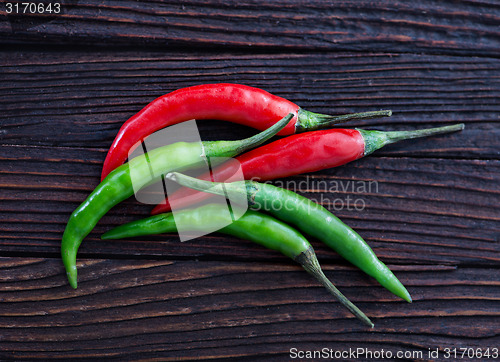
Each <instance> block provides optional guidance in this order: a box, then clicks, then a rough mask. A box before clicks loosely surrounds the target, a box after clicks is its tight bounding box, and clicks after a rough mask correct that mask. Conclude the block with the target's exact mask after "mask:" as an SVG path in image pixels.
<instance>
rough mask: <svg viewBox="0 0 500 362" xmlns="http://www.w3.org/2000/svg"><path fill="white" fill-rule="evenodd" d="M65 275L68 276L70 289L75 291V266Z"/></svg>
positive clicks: (76, 284) (76, 282) (76, 285)
mask: <svg viewBox="0 0 500 362" xmlns="http://www.w3.org/2000/svg"><path fill="white" fill-rule="evenodd" d="M66 275H67V276H68V282H69V285H70V286H71V288H73V289H76V288H77V287H78V281H77V276H76V275H77V274H76V266H74V267H72V268H70V269H69V270H68V271H67V272H66Z"/></svg>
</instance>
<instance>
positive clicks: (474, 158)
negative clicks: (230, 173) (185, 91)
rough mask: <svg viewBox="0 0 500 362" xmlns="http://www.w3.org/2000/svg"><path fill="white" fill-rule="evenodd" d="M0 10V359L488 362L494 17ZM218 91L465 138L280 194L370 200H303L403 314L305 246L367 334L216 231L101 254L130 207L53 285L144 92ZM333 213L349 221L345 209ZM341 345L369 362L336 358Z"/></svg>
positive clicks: (294, 6)
mask: <svg viewBox="0 0 500 362" xmlns="http://www.w3.org/2000/svg"><path fill="white" fill-rule="evenodd" d="M4 3H5V2H3V3H2V4H0V5H1V7H2V8H1V13H0V36H1V43H0V44H1V47H2V50H1V52H0V95H1V97H0V110H1V112H0V140H1V144H0V187H1V189H0V220H1V224H0V225H1V226H0V255H1V258H0V359H1V360H9V359H20V360H28V359H44V360H48V359H69V358H81V359H102V358H116V359H120V360H170V359H203V358H210V359H229V358H237V359H238V360H254V359H259V360H288V359H290V358H291V357H294V356H296V355H297V354H298V353H299V352H300V353H302V354H303V356H304V357H307V355H306V354H305V353H307V351H309V352H310V353H316V354H317V353H319V352H325V353H326V352H328V353H332V355H331V356H333V357H334V358H336V357H339V358H337V359H338V360H358V361H359V360H371V359H375V357H376V356H377V353H378V356H385V357H390V356H391V355H392V357H393V358H395V357H400V356H401V355H400V354H401V353H402V354H403V355H402V357H404V358H403V359H406V360H446V361H450V360H480V359H483V360H493V358H492V357H494V353H495V350H494V349H495V348H496V349H497V350H496V351H498V348H499V347H500V343H499V341H500V338H499V335H500V278H499V276H500V273H499V266H500V265H499V260H500V254H499V233H500V214H499V204H500V187H499V180H500V155H499V146H500V127H499V114H500V113H499V112H500V59H499V58H500V3H499V2H498V1H494V0H483V1H473V0H470V1H451V0H447V1H425V0H424V1H413V2H406V1H378V2H375V1H339V2H329V1H328V2H327V1H320V0H314V1H282V0H278V1H267V2H266V1H250V0H248V1H247V0H231V1H228V0H215V1H214V0H192V1H143V2H137V1H119V2H118V1H92V0H89V1H62V2H61V3H62V11H61V13H60V14H56V15H55V14H46V15H43V16H42V15H28V14H24V15H18V16H14V15H13V14H7V12H6V7H5V4H4ZM213 82H235V83H243V84H248V85H251V86H256V87H260V88H264V89H266V90H268V91H270V92H272V93H274V94H277V95H280V96H282V97H285V98H287V99H290V100H292V101H294V102H296V103H297V104H299V105H301V106H303V107H304V108H306V109H308V110H312V111H316V112H321V113H330V114H342V113H349V112H359V111H366V110H377V109H392V110H393V112H394V114H393V116H392V117H390V118H385V119H376V120H369V121H364V122H351V123H350V124H349V127H355V126H356V127H357V126H363V127H366V128H377V129H381V130H400V129H415V128H424V127H431V126H439V125H447V124H452V123H458V122H464V123H465V124H466V128H465V130H464V131H462V132H459V133H454V134H450V135H445V136H438V137H432V138H428V139H421V140H414V141H409V142H403V143H400V144H397V145H393V146H390V147H387V148H385V149H383V150H381V151H378V152H376V153H375V154H373V155H372V156H370V157H368V158H365V159H362V160H359V161H357V162H353V163H351V164H348V165H346V166H343V167H340V168H336V169H327V170H323V171H320V172H316V173H314V174H313V175H309V176H306V175H300V176H296V177H292V178H289V179H288V180H293V181H296V182H300V181H303V180H307V177H309V178H310V177H311V176H314V177H316V178H317V179H319V180H324V181H326V183H327V185H329V186H331V187H336V185H337V186H338V185H349V183H356V182H358V183H363V182H364V183H367V182H372V181H373V182H376V185H377V187H376V189H372V190H368V191H364V190H356V189H355V190H353V189H350V188H348V189H346V190H342V189H341V188H340V189H339V190H338V191H337V192H325V191H326V190H324V189H316V188H310V189H308V190H304V192H303V194H304V195H306V196H308V197H311V198H316V199H319V198H321V199H322V201H323V203H324V204H325V206H327V207H329V208H330V209H331V210H332V211H334V212H335V213H336V215H338V216H339V217H340V218H341V219H342V220H344V221H345V222H346V223H347V224H348V225H350V226H351V227H353V228H354V229H355V230H357V231H358V232H359V233H360V234H361V235H362V236H363V237H364V238H365V239H366V241H367V242H368V243H369V244H370V245H371V246H372V247H373V249H374V251H375V252H376V253H377V255H378V256H379V257H380V259H381V260H383V261H384V262H385V263H386V264H387V265H389V267H390V268H391V269H392V270H393V271H394V272H395V274H396V275H397V276H398V277H399V279H400V280H401V281H402V282H403V283H404V284H405V285H406V286H407V287H408V290H409V291H410V293H411V294H412V296H413V300H414V302H413V303H412V304H408V303H406V302H403V301H401V300H399V299H397V298H396V297H394V296H392V295H391V294H390V293H389V292H388V291H386V290H385V289H383V288H382V287H381V286H379V285H378V284H377V283H376V282H375V281H374V280H373V279H371V278H369V277H368V276H366V275H365V274H363V273H362V272H360V271H359V270H358V269H356V268H354V267H352V266H351V265H350V264H348V263H347V262H345V261H344V260H343V259H341V258H339V257H338V256H337V255H336V254H335V253H334V252H332V251H331V250H329V249H327V248H325V247H323V246H322V245H321V244H320V243H319V242H318V241H316V240H312V243H313V245H314V247H315V248H316V251H317V254H318V256H319V258H320V261H321V263H322V265H323V267H324V270H325V272H326V274H327V275H328V277H329V278H330V279H331V280H332V281H333V282H334V283H335V284H336V285H337V286H338V287H339V288H340V289H341V290H342V291H343V292H344V293H345V295H346V296H347V297H348V298H350V299H351V300H352V301H353V302H354V303H355V304H357V305H358V306H359V307H360V308H361V309H362V310H363V311H364V312H365V313H366V314H367V315H368V316H370V317H371V318H372V319H373V321H374V322H375V328H374V329H373V330H370V329H368V328H366V327H364V326H363V325H362V324H361V323H359V322H358V321H357V320H355V319H354V318H353V316H352V315H350V314H349V312H347V311H346V310H345V309H343V308H342V307H341V306H340V305H339V303H338V302H336V301H335V300H334V299H333V297H331V296H330V295H329V294H328V293H327V292H326V290H324V289H323V288H322V287H321V286H320V285H319V284H318V283H317V282H315V281H314V280H313V279H312V278H310V277H309V276H308V275H307V274H306V273H305V272H304V271H303V270H301V268H300V267H299V266H298V265H296V264H294V263H293V262H291V261H290V260H288V259H287V258H285V257H283V256H281V255H279V254H278V253H276V252H273V251H269V250H267V249H265V248H263V247H260V246H258V245H255V244H252V243H250V242H247V241H242V240H238V239H235V238H232V237H227V236H223V235H222V234H212V235H209V236H206V237H202V238H199V239H196V240H192V241H189V242H186V243H180V242H179V241H178V238H177V237H176V236H175V235H161V236H154V237H142V238H134V239H130V240H115V241H101V240H100V235H101V234H102V233H103V232H104V231H106V230H108V229H110V228H111V227H113V226H116V225H119V224H122V223H124V222H127V221H131V220H135V219H139V218H142V217H145V216H147V215H148V214H149V211H150V209H151V206H149V205H143V204H140V203H139V202H137V201H135V200H133V199H130V200H128V201H126V202H124V203H122V204H120V205H118V206H117V207H116V208H114V209H113V210H112V211H111V212H110V213H109V214H108V215H107V216H106V217H104V218H103V219H102V221H101V222H100V223H99V224H98V226H97V227H96V228H95V230H94V231H93V232H92V233H91V234H90V235H89V236H88V237H87V238H86V239H85V241H84V243H83V244H82V246H81V248H80V252H79V261H78V267H79V282H80V284H79V288H78V289H77V290H72V289H71V288H70V287H69V286H68V284H67V282H66V278H65V274H64V269H63V266H62V263H61V261H60V257H59V252H60V251H59V250H60V240H61V235H62V232H63V230H64V227H65V224H66V222H67V220H68V217H69V215H70V213H71V212H72V211H73V210H74V209H75V207H76V206H77V205H79V204H80V203H81V202H82V201H83V200H84V199H85V197H86V196H87V195H88V194H89V192H90V191H91V190H92V189H93V188H94V187H95V186H96V185H97V184H98V183H99V175H100V171H101V167H102V163H103V160H104V157H105V155H106V152H107V149H108V147H109V146H110V144H111V142H112V140H113V138H114V136H115V135H116V132H117V130H118V129H119V127H120V126H121V124H122V123H123V122H124V121H125V120H127V119H128V118H129V117H130V116H132V115H133V114H135V113H136V112H138V111H139V110H140V109H142V108H143V107H144V106H145V105H146V104H147V103H149V102H150V101H152V100H153V99H154V98H156V97H158V96H160V95H163V94H165V93H168V92H170V91H173V90H175V89H178V88H182V87H186V86H190V85H194V84H200V83H213ZM199 126H200V130H201V135H202V137H203V139H207V140H208V139H238V138H241V137H244V136H248V135H251V134H253V133H254V130H252V129H250V128H246V127H243V126H234V125H229V124H228V123H224V122H220V121H219V122H218V121H216V120H214V121H208V122H200V123H199ZM281 181H286V180H281ZM348 198H349V199H351V200H362V201H363V205H364V207H363V209H362V210H360V211H358V210H352V208H351V210H348V208H347V207H342V203H345V202H346V200H348ZM358 348H359V349H361V351H364V354H363V353H360V354H357V355H353V354H349V351H352V350H357V349H358ZM488 348H489V350H488ZM357 351H358V352H359V351H360V350H357ZM382 351H384V352H382ZM464 351H465V355H464V356H463V358H462V353H463V352H464ZM488 351H489V356H490V358H489V359H488V358H485V357H486V354H487V353H488ZM295 352H296V354H294V353H295ZM430 352H432V354H430ZM446 352H449V353H451V355H448V357H449V358H446V357H447V355H446ZM366 353H374V354H375V355H372V358H370V356H369V355H367V354H366ZM381 353H386V354H385V355H381ZM387 353H391V355H389V354H387ZM398 353H399V354H398ZM436 353H437V354H438V356H437V357H438V358H435V357H436ZM454 353H457V355H454ZM480 353H482V354H483V357H482V358H480V357H481V356H480ZM301 356H302V355H301ZM316 357H317V356H316ZM296 359H298V358H296ZM315 359H316V360H318V359H319V358H315ZM303 360H304V359H303ZM306 360H313V359H306ZM379 360H380V359H379Z"/></svg>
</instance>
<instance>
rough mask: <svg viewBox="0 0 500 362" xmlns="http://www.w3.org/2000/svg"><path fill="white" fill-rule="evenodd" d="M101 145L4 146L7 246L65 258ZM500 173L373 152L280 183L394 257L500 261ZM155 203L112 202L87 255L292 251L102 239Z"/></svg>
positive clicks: (496, 168) (215, 240)
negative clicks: (63, 248) (70, 226)
mask: <svg viewBox="0 0 500 362" xmlns="http://www.w3.org/2000/svg"><path fill="white" fill-rule="evenodd" d="M401 147H404V146H401ZM101 153H102V152H97V151H95V150H94V149H86V148H82V149H71V148H60V147H57V148H52V147H47V146H44V147H29V146H15V147H12V146H3V147H0V166H1V169H2V170H3V171H2V172H1V173H0V175H1V177H0V190H1V191H0V199H1V200H2V203H1V204H0V221H1V224H0V225H1V226H0V250H1V251H2V252H4V253H15V254H16V255H23V254H24V253H27V254H28V255H44V254H45V255H52V256H57V255H58V254H59V245H60V238H61V235H62V232H63V230H64V227H65V224H66V222H67V219H68V217H69V215H70V214H71V212H72V211H73V210H74V209H75V208H76V207H77V206H78V205H79V204H80V203H81V202H82V201H83V200H84V199H85V198H86V197H87V195H88V194H89V193H90V192H91V191H92V189H93V188H94V187H95V186H96V185H97V184H98V182H99V175H100V169H101V165H100V163H99V162H97V160H98V159H99V158H100V157H101ZM499 175H500V161H497V160H460V159H433V158H408V157H406V158H403V157H367V158H365V159H362V160H359V161H356V162H353V163H351V164H348V165H346V166H343V167H339V168H336V169H327V170H323V171H320V172H316V173H313V174H309V175H300V176H296V177H290V178H286V179H281V180H276V181H275V184H276V185H277V186H280V187H286V188H289V189H293V190H295V191H297V192H299V193H302V194H304V195H305V196H307V197H309V198H311V199H313V200H315V201H317V202H319V203H321V204H323V205H324V206H326V207H328V208H329V209H330V210H331V211H332V212H334V213H335V214H336V215H337V216H338V217H340V218H341V219H342V220H344V222H346V223H347V224H348V225H350V226H352V227H353V228H354V229H355V230H357V231H358V232H359V233H360V234H361V235H362V236H363V237H364V238H365V239H366V240H367V241H368V242H369V243H370V245H372V247H373V248H374V250H375V251H376V253H377V254H378V255H379V257H381V258H382V259H383V260H384V261H387V262H389V263H392V264H406V263H408V264H428V263H448V264H451V265H457V264H464V263H465V264H470V263H477V264H478V265H479V264H480V265H498V261H499V259H500V258H499V255H500V254H499V251H500V249H499V248H498V242H497V241H498V230H499V225H500V220H499V218H498V213H497V205H498V204H499V203H500V190H499V184H498V179H499V178H500V176H499ZM151 208H152V206H150V205H143V204H140V203H138V202H137V201H135V200H134V199H129V200H127V201H126V202H124V203H122V204H120V205H118V206H117V207H115V208H114V209H112V210H111V211H110V212H109V214H108V215H106V216H105V217H104V218H103V219H102V221H101V222H100V223H99V225H98V226H97V227H96V228H95V230H94V232H92V233H91V234H90V235H89V236H88V237H87V238H86V240H85V242H84V243H83V244H82V247H81V249H80V253H81V255H82V256H92V257H103V256H104V257H106V256H118V255H122V256H129V257H130V256H135V257H152V256H156V257H158V256H163V257H165V256H168V257H176V258H177V257H182V258H195V257H198V258H203V259H214V258H215V259H219V258H237V259H246V258H250V259H252V260H257V259H267V260H284V259H285V258H284V257H281V256H279V255H278V254H277V253H276V252H273V251H269V250H266V249H264V248H262V247H260V246H258V245H252V244H251V243H250V242H245V241H241V240H238V239H235V238H232V237H225V236H222V235H218V234H216V235H211V236H206V237H204V238H202V239H197V240H191V241H189V242H186V243H179V242H178V239H177V237H176V236H175V235H162V236H151V237H141V238H134V239H129V240H120V241H102V240H100V239H99V237H100V235H101V234H102V233H103V232H104V231H106V230H109V229H110V228H112V227H114V226H117V225H119V224H123V223H125V222H128V221H132V220H136V219H139V218H143V217H147V216H148V214H149V211H150V210H151ZM314 245H315V247H316V248H317V252H318V253H319V254H320V255H321V256H322V257H324V258H326V260H335V262H336V263H338V262H340V263H342V261H340V260H339V259H338V258H337V256H336V255H335V253H333V252H332V251H330V250H328V249H327V248H325V247H324V246H322V244H321V243H319V242H314Z"/></svg>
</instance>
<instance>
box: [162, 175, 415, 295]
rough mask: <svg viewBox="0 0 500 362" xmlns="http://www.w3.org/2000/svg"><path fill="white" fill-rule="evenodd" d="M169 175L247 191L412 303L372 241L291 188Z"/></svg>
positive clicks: (217, 189) (199, 186)
mask: <svg viewBox="0 0 500 362" xmlns="http://www.w3.org/2000/svg"><path fill="white" fill-rule="evenodd" d="M166 178H168V179H171V180H173V181H176V182H177V183H179V184H181V185H183V186H187V187H190V188H192V189H195V190H199V191H205V192H209V193H213V194H218V195H231V194H233V195H236V194H239V195H241V194H243V193H245V194H246V197H247V199H248V203H249V205H250V206H251V207H254V208H259V209H263V210H266V211H268V212H269V213H271V214H272V215H274V216H275V217H277V218H278V219H281V220H283V221H285V222H287V223H289V224H291V225H294V226H296V227H297V228H298V229H299V230H301V231H302V232H304V233H306V234H308V235H311V236H313V237H315V238H317V239H319V240H321V241H322V242H324V243H325V244H326V245H328V246H329V247H330V248H332V249H333V250H335V251H336V252H337V253H339V254H340V255H341V256H342V257H344V258H345V259H347V260H348V261H350V262H351V263H352V264H354V265H356V266H357V267H358V268H360V269H361V270H363V271H364V272H365V273H367V274H368V275H371V276H372V277H374V278H375V279H376V280H377V281H378V282H379V283H380V284H381V285H382V286H384V287H385V288H387V289H388V290H389V291H391V292H392V293H394V294H395V295H397V296H398V297H400V298H402V299H404V300H406V301H407V302H410V303H411V296H410V294H409V293H408V291H407V290H406V288H405V287H404V286H403V284H401V282H400V281H399V280H398V279H397V278H396V276H395V275H394V274H393V273H392V272H391V270H390V269H389V268H388V267H387V266H386V265H385V264H384V263H382V262H381V261H380V260H379V259H378V258H377V256H376V255H375V253H374V252H373V250H372V249H371V248H370V246H368V244H367V243H366V242H365V241H364V240H363V239H362V238H361V236H359V235H358V234H357V233H356V232H355V231H354V230H352V229H351V228H350V227H349V226H347V225H346V224H344V223H343V222H342V221H340V219H338V218H337V217H336V216H335V215H333V214H332V213H331V212H330V211H328V210H327V209H325V208H324V207H323V206H321V205H318V204H317V203H315V202H313V201H311V200H309V199H308V198H306V197H304V196H301V195H298V194H296V193H295V192H292V191H290V190H286V189H282V188H279V187H276V186H273V185H269V184H263V183H258V182H254V181H239V182H232V183H216V182H208V181H202V180H199V179H196V178H192V177H189V176H186V175H183V174H180V173H178V172H171V173H169V174H167V175H166Z"/></svg>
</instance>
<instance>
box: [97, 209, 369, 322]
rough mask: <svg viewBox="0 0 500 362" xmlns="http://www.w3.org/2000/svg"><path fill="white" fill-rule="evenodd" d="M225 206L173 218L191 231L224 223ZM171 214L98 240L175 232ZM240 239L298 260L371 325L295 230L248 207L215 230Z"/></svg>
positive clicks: (119, 229)
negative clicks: (337, 285) (325, 273)
mask: <svg viewBox="0 0 500 362" xmlns="http://www.w3.org/2000/svg"><path fill="white" fill-rule="evenodd" d="M225 210H227V206H226V205H219V204H208V205H203V206H200V207H198V208H195V209H184V210H180V211H178V212H176V214H175V220H177V222H181V223H182V225H190V226H191V227H192V230H203V228H204V226H206V225H210V226H211V225H225V223H224V222H225V220H226V219H225V217H223V216H222V215H224V211H225ZM175 220H174V216H173V214H172V213H166V214H159V215H155V216H151V217H148V218H146V219H142V220H137V221H132V222H130V223H128V224H124V225H121V226H118V227H117V228H115V229H112V230H110V231H108V232H106V233H105V234H103V235H102V236H101V239H120V238H129V237H135V236H143V235H152V234H162V233H170V232H175V231H177V227H176V223H175ZM218 231H220V232H222V233H225V234H229V235H233V236H236V237H239V238H241V239H246V240H250V241H253V242H255V243H257V244H260V245H262V246H265V247H267V248H269V249H272V250H277V251H279V252H281V253H282V254H284V255H286V256H288V257H289V258H292V259H293V260H295V261H297V262H298V263H299V264H301V265H302V267H303V268H304V269H305V270H306V271H307V272H308V273H310V274H311V275H312V276H314V277H315V278H316V279H317V280H318V281H319V282H320V283H321V284H322V285H323V286H325V287H326V289H327V290H328V291H329V292H330V293H331V294H332V295H334V296H335V297H336V298H337V299H338V300H339V301H340V302H341V304H342V305H344V306H345V307H346V308H347V309H349V310H350V311H351V312H352V313H353V314H354V315H355V316H356V317H357V318H358V319H360V320H361V321H362V322H363V323H365V324H367V325H369V326H370V327H373V323H372V322H371V321H370V319H369V318H368V317H367V316H366V315H365V314H364V313H363V312H362V311H361V310H359V309H358V308H357V307H356V306H355V305H354V304H353V303H351V302H350V301H349V299H347V298H346V297H345V296H344V295H343V294H342V293H341V292H340V291H339V290H338V289H337V288H336V287H335V286H334V285H333V284H332V283H331V282H330V281H329V280H328V278H327V277H326V276H325V275H324V274H323V271H322V270H321V266H320V265H319V262H318V259H317V258H316V254H315V253H314V249H313V248H312V246H311V244H310V243H309V242H308V241H307V240H306V238H305V237H304V236H303V235H302V234H301V233H300V232H298V231H297V230H295V229H294V228H292V227H291V226H289V225H288V224H285V223H284V222H282V221H279V220H276V219H275V218H273V217H272V216H269V215H265V214H262V213H259V212H256V211H252V210H247V212H246V213H245V214H244V215H243V216H241V217H240V218H239V219H237V220H235V221H233V222H232V223H231V224H229V225H227V226H225V227H223V228H222V229H220V230H218Z"/></svg>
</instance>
